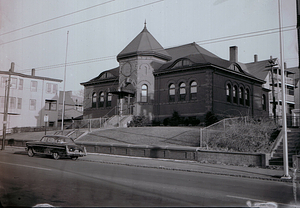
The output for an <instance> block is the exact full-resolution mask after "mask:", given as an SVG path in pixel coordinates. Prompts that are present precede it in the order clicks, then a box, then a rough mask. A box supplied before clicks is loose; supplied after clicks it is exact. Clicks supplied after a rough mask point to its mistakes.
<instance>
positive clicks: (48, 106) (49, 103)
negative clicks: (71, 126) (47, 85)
mask: <svg viewBox="0 0 300 208" xmlns="http://www.w3.org/2000/svg"><path fill="white" fill-rule="evenodd" d="M56 109H57V101H56V100H45V110H49V111H56Z"/></svg>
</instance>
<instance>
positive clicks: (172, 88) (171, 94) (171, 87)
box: [169, 84, 175, 102]
mask: <svg viewBox="0 0 300 208" xmlns="http://www.w3.org/2000/svg"><path fill="white" fill-rule="evenodd" d="M169 102H175V85H174V84H170V85H169Z"/></svg>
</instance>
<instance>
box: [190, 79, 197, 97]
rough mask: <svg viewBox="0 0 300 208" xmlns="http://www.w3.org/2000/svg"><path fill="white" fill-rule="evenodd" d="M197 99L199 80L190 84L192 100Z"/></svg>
mask: <svg viewBox="0 0 300 208" xmlns="http://www.w3.org/2000/svg"><path fill="white" fill-rule="evenodd" d="M196 99H197V82H195V81H192V82H191V85H190V100H196Z"/></svg>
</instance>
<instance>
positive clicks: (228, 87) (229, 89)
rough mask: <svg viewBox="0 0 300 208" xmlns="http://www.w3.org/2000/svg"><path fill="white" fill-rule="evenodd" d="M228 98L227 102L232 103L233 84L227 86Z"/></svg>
mask: <svg viewBox="0 0 300 208" xmlns="http://www.w3.org/2000/svg"><path fill="white" fill-rule="evenodd" d="M226 97H227V102H230V103H231V84H227V85H226Z"/></svg>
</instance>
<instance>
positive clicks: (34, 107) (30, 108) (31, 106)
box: [29, 99, 36, 110]
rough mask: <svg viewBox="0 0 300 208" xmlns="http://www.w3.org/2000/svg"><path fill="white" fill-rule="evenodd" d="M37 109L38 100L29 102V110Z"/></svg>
mask: <svg viewBox="0 0 300 208" xmlns="http://www.w3.org/2000/svg"><path fill="white" fill-rule="evenodd" d="M35 109H36V100H35V99H30V101H29V110H35Z"/></svg>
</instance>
